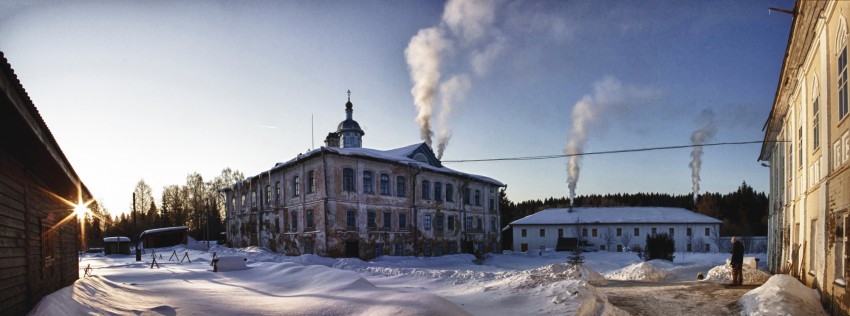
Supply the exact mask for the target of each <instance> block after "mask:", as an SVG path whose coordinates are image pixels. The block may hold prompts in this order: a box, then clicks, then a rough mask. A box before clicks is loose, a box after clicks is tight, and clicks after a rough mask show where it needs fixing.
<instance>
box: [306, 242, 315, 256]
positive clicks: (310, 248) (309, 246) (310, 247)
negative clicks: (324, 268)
mask: <svg viewBox="0 0 850 316" xmlns="http://www.w3.org/2000/svg"><path fill="white" fill-rule="evenodd" d="M315 248H316V247H315V246H314V245H313V241H312V240H307V241H304V254H311V255H312V254H313V249H315Z"/></svg>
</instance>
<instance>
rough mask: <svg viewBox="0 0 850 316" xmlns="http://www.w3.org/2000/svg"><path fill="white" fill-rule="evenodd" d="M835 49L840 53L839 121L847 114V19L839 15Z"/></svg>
mask: <svg viewBox="0 0 850 316" xmlns="http://www.w3.org/2000/svg"><path fill="white" fill-rule="evenodd" d="M835 36H836V38H835V49H836V51H835V52H836V54H837V55H838V78H837V79H838V121H839V122H840V121H841V120H842V119H844V117H846V116H847V103H848V102H847V20H846V19H844V15H840V16H839V22H838V32H837V33H836V35H835Z"/></svg>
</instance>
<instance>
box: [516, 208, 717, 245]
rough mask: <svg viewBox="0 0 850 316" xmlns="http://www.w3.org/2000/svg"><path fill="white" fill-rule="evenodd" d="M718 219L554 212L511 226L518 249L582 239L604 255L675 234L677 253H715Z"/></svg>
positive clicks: (643, 211)
mask: <svg viewBox="0 0 850 316" xmlns="http://www.w3.org/2000/svg"><path fill="white" fill-rule="evenodd" d="M721 223H722V222H721V221H720V220H718V219H715V218H712V217H709V216H705V215H702V214H698V213H694V212H691V211H689V210H686V209H683V208H675V207H575V208H550V209H546V210H542V211H540V212H537V213H534V214H531V215H529V216H526V217H523V218H520V219H518V220H515V221H513V222H511V223H510V225H511V227H512V229H513V237H514V240H513V242H514V243H513V249H514V250H515V251H529V250H537V249H540V248H541V247H543V248H550V249H555V248H556V246H557V243H558V239H559V238H579V239H582V240H584V241H586V242H587V243H588V246H587V247H593V248H592V249H593V250H600V251H618V252H621V251H628V249H629V248H632V247H634V246H640V247H641V248H644V247H645V246H646V245H645V241H646V235H651V234H659V233H665V234H668V235H672V236H673V238H674V240H675V242H676V251H677V252H681V251H687V252H713V251H718V249H719V248H718V244H719V243H720V240H721V239H720V235H719V232H720V224H721Z"/></svg>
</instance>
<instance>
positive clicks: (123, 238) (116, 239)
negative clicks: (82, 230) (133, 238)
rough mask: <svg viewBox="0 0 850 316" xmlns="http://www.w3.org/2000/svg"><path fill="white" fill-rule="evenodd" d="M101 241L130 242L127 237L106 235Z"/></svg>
mask: <svg viewBox="0 0 850 316" xmlns="http://www.w3.org/2000/svg"><path fill="white" fill-rule="evenodd" d="M103 242H130V238H127V237H106V238H104V239H103Z"/></svg>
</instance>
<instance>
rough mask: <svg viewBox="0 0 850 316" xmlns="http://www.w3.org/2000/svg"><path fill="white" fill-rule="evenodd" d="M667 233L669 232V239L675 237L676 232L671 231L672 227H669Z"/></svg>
mask: <svg viewBox="0 0 850 316" xmlns="http://www.w3.org/2000/svg"><path fill="white" fill-rule="evenodd" d="M669 232H670V237H673V236H675V235H676V230H675V229H673V227H670V229H669Z"/></svg>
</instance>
